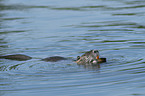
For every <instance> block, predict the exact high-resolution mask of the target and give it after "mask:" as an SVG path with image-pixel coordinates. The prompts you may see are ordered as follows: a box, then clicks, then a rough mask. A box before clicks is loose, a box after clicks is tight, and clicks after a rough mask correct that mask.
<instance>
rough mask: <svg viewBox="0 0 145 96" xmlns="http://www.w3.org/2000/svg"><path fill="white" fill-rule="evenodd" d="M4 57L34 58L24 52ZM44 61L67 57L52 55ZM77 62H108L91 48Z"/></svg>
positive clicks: (11, 58)
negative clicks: (23, 53)
mask: <svg viewBox="0 0 145 96" xmlns="http://www.w3.org/2000/svg"><path fill="white" fill-rule="evenodd" d="M0 58H3V59H10V60H17V61H26V60H30V59H32V57H30V56H27V55H22V54H14V55H5V56H0ZM41 60H42V61H47V62H48V61H49V62H57V61H60V60H67V58H64V57H61V56H52V57H48V58H44V59H41ZM76 62H77V64H96V63H102V62H106V58H99V51H98V50H91V51H88V52H86V53H85V54H83V55H82V56H78V57H77V60H76Z"/></svg>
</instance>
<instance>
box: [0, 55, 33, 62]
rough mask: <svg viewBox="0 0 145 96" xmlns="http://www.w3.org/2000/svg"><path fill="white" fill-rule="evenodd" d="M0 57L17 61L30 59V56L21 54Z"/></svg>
mask: <svg viewBox="0 0 145 96" xmlns="http://www.w3.org/2000/svg"><path fill="white" fill-rule="evenodd" d="M0 58H3V59H10V60H17V61H26V60H30V59H32V57H30V56H27V55H22V54H14V55H6V56H0Z"/></svg>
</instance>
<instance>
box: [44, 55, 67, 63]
mask: <svg viewBox="0 0 145 96" xmlns="http://www.w3.org/2000/svg"><path fill="white" fill-rule="evenodd" d="M66 59H67V58H64V57H61V56H53V57H48V58H44V59H42V61H46V62H57V61H60V60H66Z"/></svg>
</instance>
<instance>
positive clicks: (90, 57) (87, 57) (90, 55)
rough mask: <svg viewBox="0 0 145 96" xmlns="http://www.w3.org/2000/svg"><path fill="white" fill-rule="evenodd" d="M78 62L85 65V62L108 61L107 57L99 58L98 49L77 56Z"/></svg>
mask: <svg viewBox="0 0 145 96" xmlns="http://www.w3.org/2000/svg"><path fill="white" fill-rule="evenodd" d="M76 62H77V64H81V65H85V64H97V63H103V62H106V58H99V51H98V50H91V51H87V52H86V53H85V54H83V55H82V56H78V57H77V61H76Z"/></svg>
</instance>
